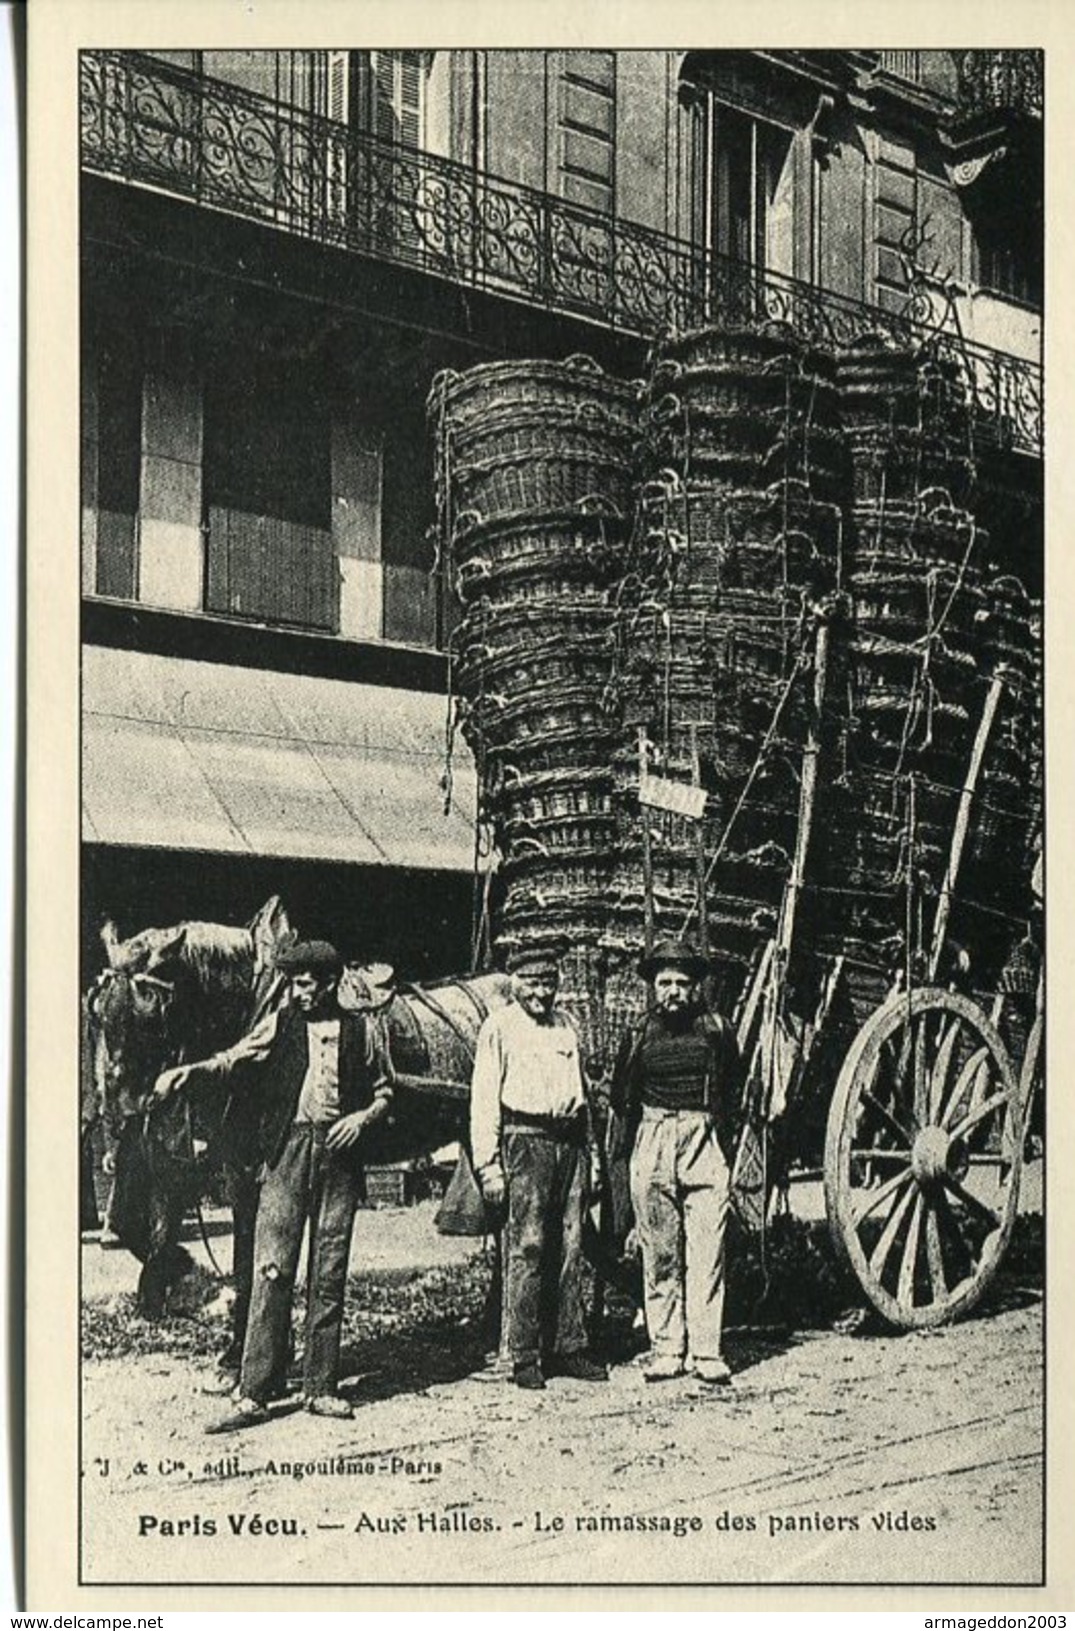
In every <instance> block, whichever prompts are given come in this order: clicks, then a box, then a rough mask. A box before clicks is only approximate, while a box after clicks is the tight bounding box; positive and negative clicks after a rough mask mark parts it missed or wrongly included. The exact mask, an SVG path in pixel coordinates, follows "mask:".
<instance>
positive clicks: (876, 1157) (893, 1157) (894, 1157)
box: [851, 1145, 911, 1161]
mask: <svg viewBox="0 0 1075 1631" xmlns="http://www.w3.org/2000/svg"><path fill="white" fill-rule="evenodd" d="M851 1159H852V1161H910V1159H911V1152H910V1150H881V1149H875V1148H874V1147H873V1146H872V1145H871V1146H870V1148H869V1149H865V1150H863V1149H857V1148H855V1147H854V1146H852V1149H851Z"/></svg>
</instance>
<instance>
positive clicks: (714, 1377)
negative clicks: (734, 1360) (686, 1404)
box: [694, 1359, 732, 1387]
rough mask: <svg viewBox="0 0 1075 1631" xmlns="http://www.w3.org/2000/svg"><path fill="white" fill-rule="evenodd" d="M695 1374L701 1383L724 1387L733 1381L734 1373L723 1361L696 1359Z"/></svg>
mask: <svg viewBox="0 0 1075 1631" xmlns="http://www.w3.org/2000/svg"><path fill="white" fill-rule="evenodd" d="M694 1374H695V1376H697V1378H698V1380H699V1382H708V1383H710V1385H711V1386H715V1387H721V1386H724V1385H725V1384H727V1383H728V1382H730V1381H731V1379H732V1373H731V1371H730V1370H729V1369H728V1367H727V1365H726V1364H725V1363H724V1360H723V1359H696V1360H695V1361H694Z"/></svg>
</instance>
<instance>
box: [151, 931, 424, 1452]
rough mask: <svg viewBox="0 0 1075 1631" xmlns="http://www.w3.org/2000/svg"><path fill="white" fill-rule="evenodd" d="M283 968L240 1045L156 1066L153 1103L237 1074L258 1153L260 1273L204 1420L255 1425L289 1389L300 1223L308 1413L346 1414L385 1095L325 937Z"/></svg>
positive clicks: (375, 1054) (292, 955)
mask: <svg viewBox="0 0 1075 1631" xmlns="http://www.w3.org/2000/svg"><path fill="white" fill-rule="evenodd" d="M277 967H278V968H279V969H281V970H282V971H283V972H285V973H286V974H287V975H288V976H289V989H288V998H287V1001H286V1002H285V1003H284V1005H283V1006H282V1007H281V1008H279V1009H278V1010H277V1011H276V1012H275V1013H272V1014H269V1015H268V1016H267V1017H266V1018H265V1019H264V1020H262V1022H261V1023H260V1024H259V1025H257V1026H256V1027H255V1028H254V1030H252V1031H251V1032H250V1033H249V1034H248V1035H247V1036H245V1037H244V1038H242V1040H241V1041H239V1042H237V1043H236V1044H235V1046H234V1047H232V1048H228V1049H226V1050H225V1051H224V1052H222V1053H218V1054H215V1055H214V1056H213V1057H212V1058H211V1059H206V1060H203V1061H201V1062H200V1063H197V1064H189V1065H180V1066H179V1067H178V1068H177V1069H174V1070H168V1071H165V1072H164V1073H163V1075H161V1076H160V1077H159V1078H158V1080H157V1084H156V1087H155V1088H154V1098H155V1099H156V1100H157V1101H158V1102H161V1101H163V1100H165V1099H167V1097H168V1096H169V1095H170V1094H171V1093H174V1092H176V1091H177V1090H179V1089H181V1088H183V1087H185V1086H187V1085H188V1084H189V1083H190V1082H201V1081H203V1080H206V1079H209V1080H212V1079H214V1078H215V1079H218V1080H231V1081H234V1082H235V1084H236V1086H237V1089H238V1091H239V1092H249V1093H256V1094H257V1095H258V1100H259V1106H260V1116H259V1123H258V1142H259V1150H258V1153H259V1156H260V1158H261V1161H262V1163H263V1165H262V1171H261V1190H260V1195H259V1199H258V1211H257V1223H256V1225H255V1231H254V1271H253V1287H252V1292H251V1299H250V1313H249V1316H248V1319H247V1328H246V1341H245V1343H244V1346H243V1357H242V1366H241V1371H240V1377H239V1394H240V1397H239V1400H238V1403H237V1404H236V1406H235V1409H234V1411H233V1412H232V1413H231V1414H229V1416H228V1417H227V1418H225V1420H224V1421H222V1422H220V1423H218V1424H216V1426H215V1427H214V1428H211V1429H210V1431H218V1432H219V1431H224V1430H227V1429H231V1428H236V1427H243V1426H250V1425H253V1424H254V1423H256V1422H259V1421H263V1420H264V1419H265V1418H266V1416H267V1411H266V1405H267V1403H268V1401H269V1400H270V1399H272V1398H275V1397H278V1396H279V1395H280V1394H281V1393H283V1391H284V1384H285V1381H286V1369H287V1359H288V1347H289V1339H290V1332H291V1298H292V1291H293V1288H294V1284H295V1271H296V1268H297V1266H298V1259H299V1252H300V1250H301V1247H302V1239H303V1234H304V1232H305V1228H306V1224H307V1221H309V1224H310V1261H309V1266H308V1270H307V1288H306V1348H305V1355H304V1362H303V1392H304V1396H305V1402H306V1407H307V1409H308V1410H311V1411H312V1412H313V1413H314V1414H315V1415H319V1416H340V1417H347V1416H350V1415H351V1406H350V1405H349V1404H348V1402H347V1401H346V1400H345V1399H342V1398H340V1396H339V1394H338V1392H337V1386H338V1382H339V1363H340V1332H341V1327H342V1323H343V1307H344V1295H345V1291H346V1286H347V1264H348V1258H349V1255H350V1247H351V1231H352V1227H353V1224H354V1217H355V1209H356V1206H357V1204H358V1201H359V1198H360V1190H361V1181H362V1169H361V1162H360V1152H361V1144H362V1139H363V1135H364V1133H365V1131H366V1129H367V1128H369V1127H371V1126H372V1125H373V1124H374V1123H375V1122H377V1121H378V1120H380V1119H381V1118H382V1117H383V1116H385V1115H386V1114H387V1113H388V1109H389V1105H390V1103H391V1098H392V1089H391V1086H390V1082H389V1071H388V1064H387V1059H386V1057H385V1054H384V1050H383V1047H382V1044H381V1043H380V1040H379V1032H378V1031H377V1030H376V1028H375V1027H373V1026H371V1025H369V1024H368V1023H367V1020H366V1018H365V1016H364V1015H362V1014H359V1013H352V1012H349V1011H345V1010H343V1009H342V1008H341V1007H340V1005H339V1002H338V1000H337V984H338V980H339V975H340V967H341V965H340V959H339V956H338V955H337V953H336V950H335V948H334V947H332V946H330V945H329V944H328V942H327V941H324V940H308V941H300V942H299V943H298V944H297V945H295V946H292V947H290V948H288V949H287V950H285V951H283V952H282V953H281V954H280V956H279V957H278V959H277Z"/></svg>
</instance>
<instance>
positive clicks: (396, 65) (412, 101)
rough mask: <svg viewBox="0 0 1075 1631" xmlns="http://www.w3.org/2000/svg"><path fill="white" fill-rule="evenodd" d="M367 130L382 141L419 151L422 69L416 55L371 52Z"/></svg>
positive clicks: (419, 54) (422, 125)
mask: <svg viewBox="0 0 1075 1631" xmlns="http://www.w3.org/2000/svg"><path fill="white" fill-rule="evenodd" d="M370 78H371V90H372V106H371V108H370V114H371V118H370V128H371V129H372V131H373V134H374V135H375V136H380V137H381V139H382V141H386V142H400V143H402V145H403V146H404V147H421V146H422V145H423V140H424V137H425V97H424V87H425V69H424V65H423V57H422V52H420V51H371V52H370Z"/></svg>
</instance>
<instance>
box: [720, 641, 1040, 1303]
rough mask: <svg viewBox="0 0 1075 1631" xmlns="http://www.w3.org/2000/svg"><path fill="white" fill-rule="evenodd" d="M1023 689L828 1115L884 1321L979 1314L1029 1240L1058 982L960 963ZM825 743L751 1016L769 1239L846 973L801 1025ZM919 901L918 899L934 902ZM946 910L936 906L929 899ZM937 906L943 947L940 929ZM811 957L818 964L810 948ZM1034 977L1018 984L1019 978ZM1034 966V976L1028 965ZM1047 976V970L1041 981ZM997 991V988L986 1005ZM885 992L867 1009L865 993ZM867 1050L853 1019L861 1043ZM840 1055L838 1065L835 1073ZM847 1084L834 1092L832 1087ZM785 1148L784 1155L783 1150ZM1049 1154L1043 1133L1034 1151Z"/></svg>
mask: <svg viewBox="0 0 1075 1631" xmlns="http://www.w3.org/2000/svg"><path fill="white" fill-rule="evenodd" d="M826 642H827V631H825V630H823V629H822V630H819V634H818V643H817V648H816V651H815V659H814V664H813V672H814V686H815V703H816V704H817V708H816V711H815V719H816V718H817V717H818V716H819V714H820V704H821V696H822V692H823V689H824V684H825V669H826V658H827V646H826ZM1006 683H1007V677H1006V675H1005V674H1004V673H1003V672H997V673H996V674H994V676H993V677H992V680H991V683H990V684H989V686H988V690H987V694H986V697H985V702H984V707H983V710H982V714H981V717H980V720H979V722H978V727H977V732H976V734H975V736H974V740H973V743H972V745H971V746H970V751H969V757H968V759H967V764H966V772H965V777H964V780H963V784H962V787H961V789H960V790H959V795H958V802H957V803H956V812H955V820H954V825H953V830H952V832H951V839H950V845H949V849H948V856H947V864H946V867H945V871H944V875H943V879H942V880H941V883H940V887H939V889H935V890H933V891H929V890H928V889H923V880H922V879H920V878H915V877H914V875H913V869H912V871H911V880H910V882H909V886H908V892H907V902H906V913H905V922H906V933H905V935H904V936H903V939H902V944H901V947H900V953H899V956H898V957H897V958H895V959H894V960H893V963H892V964H891V965H890V966H889V967H887V968H886V967H885V966H884V965H883V964H882V963H878V965H877V966H876V968H875V970H874V976H875V977H874V979H873V980H872V981H870V980H866V981H865V982H863V981H862V980H861V979H860V980H859V982H858V992H859V995H858V998H857V1000H855V999H854V997H853V998H852V1000H851V1003H850V1007H849V1010H848V1009H847V1004H846V993H845V1010H847V1011H849V1013H850V1015H851V1021H852V1024H851V1027H850V1029H851V1030H853V1035H852V1039H851V1040H850V1043H849V1045H848V1046H846V1051H844V1052H843V1058H842V1063H841V1064H840V1065H839V1069H838V1073H836V1078H835V1087H834V1088H833V1089H832V1094H831V1100H830V1102H829V1105H828V1111H827V1117H826V1123H825V1131H824V1141H823V1152H822V1167H821V1174H822V1175H823V1179H824V1193H825V1210H826V1214H827V1218H828V1224H829V1228H830V1231H831V1234H832V1238H833V1241H834V1243H835V1246H836V1248H837V1251H838V1253H839V1254H840V1256H841V1257H842V1259H843V1260H844V1261H845V1262H846V1263H847V1265H849V1267H850V1269H851V1271H852V1272H853V1274H854V1276H855V1278H856V1279H857V1281H858V1283H859V1285H860V1287H861V1289H862V1291H863V1292H864V1293H865V1295H866V1297H867V1298H868V1299H869V1302H870V1303H871V1304H872V1305H873V1307H874V1308H875V1309H876V1310H877V1311H878V1312H879V1313H880V1314H881V1315H882V1316H883V1317H884V1318H885V1319H886V1320H887V1321H889V1322H890V1323H891V1324H893V1325H895V1326H898V1327H903V1328H914V1327H925V1326H931V1325H937V1324H940V1323H943V1322H944V1321H947V1320H950V1319H954V1318H955V1317H957V1316H958V1315H961V1314H964V1313H966V1312H967V1311H968V1310H969V1309H970V1308H972V1307H973V1306H974V1304H975V1303H976V1302H977V1301H978V1300H979V1299H980V1298H981V1296H982V1295H983V1293H984V1292H985V1291H986V1289H987V1287H988V1286H989V1284H990V1281H991V1280H992V1278H993V1276H994V1274H995V1273H996V1270H997V1268H998V1266H999V1264H1000V1262H1001V1259H1002V1257H1003V1255H1004V1252H1005V1249H1006V1247H1007V1245H1008V1242H1009V1239H1010V1237H1011V1233H1012V1228H1013V1225H1014V1222H1015V1218H1016V1212H1017V1207H1018V1200H1019V1187H1020V1178H1021V1174H1022V1169H1023V1161H1024V1149H1025V1146H1026V1144H1027V1139H1028V1132H1027V1129H1028V1127H1029V1126H1030V1124H1031V1119H1032V1117H1033V1116H1034V1115H1035V1114H1036V1113H1037V1111H1038V1095H1039V1094H1040V1091H1041V1085H1042V1081H1041V1078H1042V1036H1043V978H1042V973H1041V966H1040V946H1039V945H1037V943H1036V942H1035V941H1034V938H1033V935H1030V936H1026V937H1024V939H1023V940H1022V941H1021V942H1020V943H1019V945H1018V946H1017V948H1016V950H1017V952H1021V953H1022V956H1021V958H1020V957H1016V958H1014V959H1013V958H1012V956H1009V957H1008V959H1007V961H1006V962H1004V963H1003V964H1002V965H1001V967H1000V968H999V969H996V968H994V969H993V970H992V971H989V970H982V969H978V970H974V971H973V972H972V971H971V969H970V968H969V967H968V966H967V962H966V959H965V958H964V957H962V956H961V955H960V954H958V953H955V952H953V950H952V948H951V947H950V945H949V931H950V928H951V925H952V922H953V916H954V914H957V913H958V911H959V909H960V906H961V904H963V903H962V902H961V898H960V892H959V891H960V880H961V870H962V867H963V864H964V859H965V855H966V851H967V846H968V839H969V838H970V837H971V835H972V834H973V831H974V823H975V820H976V816H977V814H978V810H979V806H980V804H981V802H982V799H981V793H982V788H981V782H982V773H983V764H984V763H985V761H986V757H987V753H988V749H989V744H990V737H991V732H992V731H993V729H994V726H995V721H996V717H997V712H998V707H999V706H1000V704H1001V701H1002V698H1003V696H1004V691H1005V685H1006ZM821 757H822V756H821V745H820V742H819V740H818V737H817V734H816V731H815V730H812V731H811V733H810V737H809V739H808V740H807V743H806V746H805V750H804V757H803V765H802V774H801V804H800V816H799V828H798V841H797V846H796V852H795V856H794V858H793V863H792V868H791V872H790V874H789V877H788V881H787V885H786V888H785V892H784V900H783V905H782V909H781V913H780V919H779V924H778V928H777V931H776V934H775V935H774V936H773V938H772V939H770V940H769V941H768V942H767V944H766V945H765V946H764V947H763V948H762V950H761V953H760V955H759V957H758V960H757V963H756V966H755V969H754V971H753V976H752V978H751V979H750V980H749V981H748V982H747V984H746V986H745V988H744V992H743V995H742V998H741V1000H740V1003H739V1007H738V1012H737V1021H738V1032H739V1041H740V1046H741V1050H742V1052H743V1055H744V1058H745V1060H746V1062H747V1071H748V1084H749V1092H748V1100H749V1102H751V1103H752V1106H753V1116H752V1119H751V1121H750V1122H749V1123H748V1125H747V1127H746V1129H745V1131H744V1135H743V1140H742V1143H741V1146H740V1151H739V1157H738V1160H737V1162H736V1170H735V1178H734V1191H735V1199H736V1205H737V1210H738V1211H739V1213H740V1216H741V1217H742V1218H743V1220H744V1221H745V1222H746V1224H747V1226H748V1227H753V1228H755V1229H761V1228H764V1227H765V1224H766V1221H767V1220H768V1219H769V1218H770V1217H771V1216H772V1214H773V1211H774V1209H775V1208H776V1206H778V1205H779V1200H780V1196H781V1193H783V1194H784V1195H785V1196H786V1182H787V1179H788V1176H789V1167H790V1166H791V1165H792V1164H793V1163H794V1160H795V1159H796V1158H797V1159H798V1160H799V1161H800V1162H801V1160H802V1158H803V1156H804V1154H805V1155H806V1157H807V1159H809V1156H810V1155H811V1154H812V1153H816V1152H811V1151H809V1150H808V1149H806V1150H804V1148H803V1141H802V1140H797V1139H796V1138H795V1137H794V1129H792V1137H791V1138H790V1140H789V1139H787V1138H785V1139H784V1140H783V1141H782V1142H783V1144H784V1145H785V1150H786V1147H787V1146H788V1145H789V1144H790V1147H791V1150H792V1151H793V1152H794V1153H793V1154H792V1155H791V1156H788V1154H787V1153H785V1154H784V1156H783V1157H782V1158H781V1157H779V1156H778V1157H777V1159H776V1161H775V1162H773V1163H772V1164H770V1157H771V1153H772V1144H773V1142H774V1141H773V1139H772V1130H773V1128H774V1127H775V1126H776V1125H778V1124H779V1123H781V1122H782V1121H783V1122H784V1123H785V1124H786V1123H789V1122H791V1123H793V1122H794V1120H795V1117H796V1116H802V1115H803V1114H804V1112H805V1111H806V1110H807V1109H808V1108H809V1103H810V1095H811V1091H812V1092H813V1094H814V1095H815V1096H816V1095H817V1094H819V1093H820V1094H822V1095H823V1094H824V1092H825V1090H826V1086H827V1082H826V1080H825V1079H824V1073H823V1072H822V1073H820V1074H819V1072H818V1071H817V1070H816V1068H815V1069H814V1081H813V1086H812V1089H810V1088H809V1087H806V1086H804V1083H806V1082H807V1080H808V1078H809V1077H810V1074H811V1069H812V1067H816V1063H817V1060H818V1057H819V1053H821V1052H823V1051H824V1043H825V1041H826V1037H827V1036H828V1038H829V1040H830V1041H831V1035H829V1033H831V1032H832V1030H833V1029H834V1028H838V1027H837V1026H836V1023H835V1016H836V1011H837V1008H838V1006H839V993H840V991H841V988H842V987H843V986H844V985H845V976H846V973H847V970H846V968H845V966H844V959H843V958H842V957H841V956H835V957H833V958H831V959H829V961H828V964H827V967H826V968H825V969H824V970H822V971H821V979H820V993H819V996H818V999H817V1002H816V1006H815V1007H814V1008H813V1011H812V1012H811V1013H810V1014H809V1016H808V1017H807V1018H806V1020H805V1021H804V1019H803V1016H802V1014H801V1012H800V1014H799V1015H798V1016H797V1017H795V1018H793V1017H792V1015H791V1011H790V1005H789V1003H788V1001H787V991H786V975H787V970H788V967H789V963H790V960H791V959H792V957H793V954H794V953H795V952H796V949H797V948H796V923H797V914H798V907H799V903H800V898H801V895H802V891H803V886H804V881H805V879H806V878H807V876H808V871H809V867H808V863H809V857H810V850H811V835H812V828H813V826H814V820H815V802H816V793H817V785H818V774H819V763H820V761H821ZM916 891H917V897H918V898H916ZM930 894H932V897H933V898H932V900H931V901H930V900H929V899H928V898H924V897H928V896H929V895H930ZM1026 895H1027V899H1028V902H1029V911H1030V915H1031V917H1034V916H1035V915H1037V914H1039V911H1040V865H1039V867H1037V868H1036V869H1035V877H1034V886H1033V887H1032V886H1031V881H1030V879H1029V878H1028V880H1027V889H1026ZM930 904H932V907H933V920H932V927H931V930H930V932H929V934H928V938H927V936H926V934H925V933H924V931H923V928H922V925H923V923H924V921H925V919H926V917H927V916H928V911H927V907H928V905H930ZM798 949H799V950H800V952H801V948H798ZM1017 965H1018V975H1019V977H1018V979H1015V978H1013V970H1014V969H1015V968H1016V967H1017ZM1028 965H1029V966H1028ZM1035 965H1036V966H1035ZM985 979H991V980H992V982H993V983H992V989H984V990H983V983H984V980H985ZM871 989H872V990H873V991H875V992H876V991H877V990H879V989H880V990H881V991H882V995H881V999H880V1000H879V1001H877V1002H874V1003H864V1002H863V1000H862V991H863V990H866V991H870V990H871ZM847 1034H849V1031H848V1027H847V1025H846V1019H845V1030H844V1035H845V1036H846V1035H847ZM831 1063H832V1054H831V1049H830V1051H829V1067H830V1070H831ZM831 1080H832V1075H831V1074H830V1075H829V1076H828V1081H831ZM775 1142H776V1143H780V1142H781V1141H780V1140H776V1141H775ZM1033 1143H1034V1147H1036V1146H1037V1135H1035V1136H1034V1140H1033Z"/></svg>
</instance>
